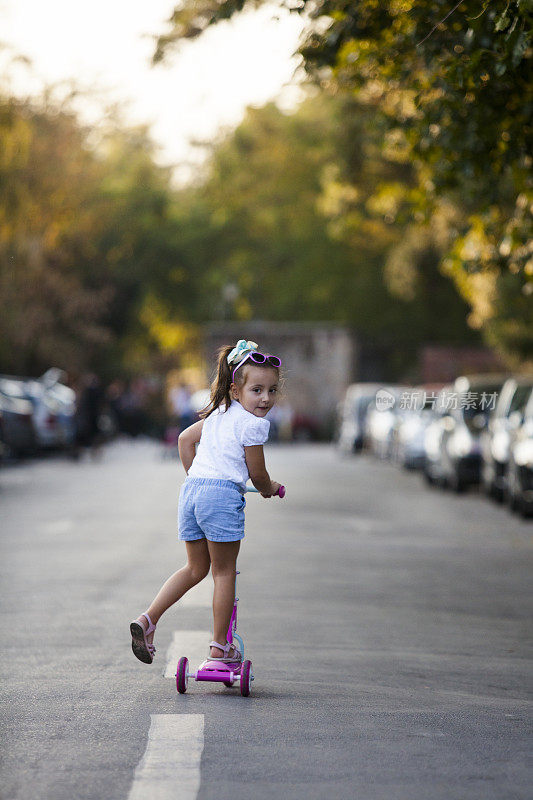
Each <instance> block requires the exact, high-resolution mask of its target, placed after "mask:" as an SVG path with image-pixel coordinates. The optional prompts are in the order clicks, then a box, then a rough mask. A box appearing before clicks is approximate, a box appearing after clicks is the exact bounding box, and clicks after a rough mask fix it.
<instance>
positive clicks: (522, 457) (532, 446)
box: [513, 439, 533, 467]
mask: <svg viewBox="0 0 533 800" xmlns="http://www.w3.org/2000/svg"><path fill="white" fill-rule="evenodd" d="M513 457H514V460H515V464H517V465H518V466H519V467H533V439H526V440H525V441H524V442H518V444H517V445H516V446H515V449H514V453H513Z"/></svg>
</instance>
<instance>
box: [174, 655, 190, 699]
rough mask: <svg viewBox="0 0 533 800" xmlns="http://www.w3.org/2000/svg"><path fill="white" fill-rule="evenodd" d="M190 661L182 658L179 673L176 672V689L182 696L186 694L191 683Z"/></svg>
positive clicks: (179, 662) (179, 663)
mask: <svg viewBox="0 0 533 800" xmlns="http://www.w3.org/2000/svg"><path fill="white" fill-rule="evenodd" d="M188 673H189V659H188V658H185V656H182V657H181V658H180V660H179V661H178V671H177V672H176V689H177V690H178V692H179V693H180V694H185V692H186V691H187V684H188V683H189V675H188Z"/></svg>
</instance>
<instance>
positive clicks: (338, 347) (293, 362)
mask: <svg viewBox="0 0 533 800" xmlns="http://www.w3.org/2000/svg"><path fill="white" fill-rule="evenodd" d="M239 339H247V340H248V339H251V340H252V341H254V342H257V343H258V345H259V349H260V350H262V351H263V352H267V353H273V354H274V355H277V356H279V357H280V358H281V361H282V372H283V376H284V378H285V386H284V389H283V394H284V396H285V397H286V399H287V400H288V402H289V403H290V405H291V406H292V408H293V409H294V411H295V412H297V413H298V414H302V415H306V416H309V417H311V418H313V419H315V420H316V421H317V422H318V424H319V426H320V428H321V430H322V431H323V432H324V434H326V433H327V432H328V431H330V430H331V425H332V421H333V419H334V415H335V411H336V407H337V403H338V402H339V401H340V400H342V398H343V396H344V392H345V390H346V388H347V386H349V384H350V383H353V380H354V378H355V375H356V373H357V356H358V353H357V343H356V340H355V338H354V337H353V335H352V333H351V331H350V330H349V329H347V328H343V327H341V326H338V325H335V324H332V323H327V322H325V323H294V322H260V321H256V322H242V323H234V322H223V323H216V324H212V325H209V326H207V329H206V337H205V351H206V352H205V355H206V358H207V361H208V363H209V364H212V363H213V359H214V357H215V354H216V350H217V349H218V347H221V346H222V345H225V344H235V343H236V342H237V341H238V340H239ZM210 377H211V376H210Z"/></svg>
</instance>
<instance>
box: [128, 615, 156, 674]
mask: <svg viewBox="0 0 533 800" xmlns="http://www.w3.org/2000/svg"><path fill="white" fill-rule="evenodd" d="M141 617H146V619H147V620H148V627H147V628H146V630H145V629H144V626H143V625H141V623H140V621H139V620H140V619H141ZM155 629H156V626H155V625H154V624H153V623H152V620H151V619H150V617H149V616H148V614H147V613H146V611H145V612H144V613H143V614H141V616H140V617H139V618H138V619H136V620H134V621H133V622H131V623H130V632H131V649H132V650H133V654H134V655H135V656H137V658H138V659H139V661H142V662H143V663H144V664H151V663H152V661H153V660H154V653H155V647H154V646H153V644H150V643H149V642H148V641H147V639H146V637H147V636H149V635H150V634H151V633H153V632H154V631H155Z"/></svg>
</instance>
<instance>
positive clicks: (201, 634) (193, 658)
mask: <svg viewBox="0 0 533 800" xmlns="http://www.w3.org/2000/svg"><path fill="white" fill-rule="evenodd" d="M212 637H213V634H212V633H210V632H209V631H174V636H173V638H172V642H171V643H170V647H169V648H168V651H167V664H166V667H165V671H164V673H163V677H164V678H175V677H176V669H177V667H178V661H179V659H180V658H181V656H187V658H188V659H189V665H190V667H189V669H190V671H191V672H192V671H193V670H196V669H197V667H198V665H199V664H201V662H202V661H205V659H206V658H207V654H208V652H209V642H210V641H211V640H212Z"/></svg>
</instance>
